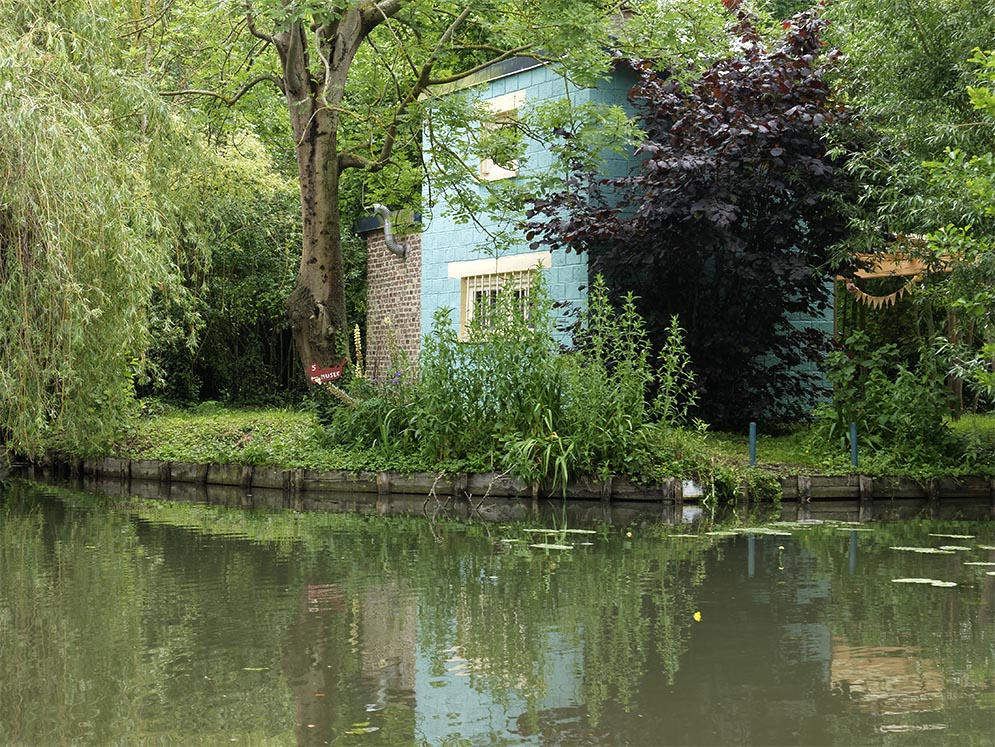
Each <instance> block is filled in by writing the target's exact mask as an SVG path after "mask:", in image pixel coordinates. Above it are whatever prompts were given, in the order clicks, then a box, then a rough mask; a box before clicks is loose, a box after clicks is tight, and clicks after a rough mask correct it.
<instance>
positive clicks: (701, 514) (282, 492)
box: [17, 457, 995, 524]
mask: <svg viewBox="0 0 995 747" xmlns="http://www.w3.org/2000/svg"><path fill="white" fill-rule="evenodd" d="M17 474H18V475H20V476H22V477H25V478H27V479H31V480H36V481H43V482H64V483H68V484H70V485H72V486H74V487H79V488H83V489H87V490H93V491H96V492H102V493H106V494H109V495H116V496H131V495H133V496H139V497H146V498H165V499H170V500H182V501H196V502H204V503H214V504H219V505H227V506H236V507H240V508H286V509H292V510H296V511H333V512H343V511H349V512H356V513H364V514H374V513H375V514H380V515H398V514H400V515H413V514H427V515H432V516H438V515H440V514H443V515H446V516H459V517H464V518H471V517H477V518H481V519H492V520H513V519H522V518H525V517H527V516H529V515H534V514H536V513H540V512H542V511H544V510H548V509H550V508H552V509H556V508H560V509H562V510H563V511H564V513H565V514H569V515H570V516H571V517H572V518H573V519H579V520H582V521H590V520H598V521H605V522H608V523H616V524H617V523H625V522H628V521H635V520H639V519H647V518H648V519H655V520H659V521H663V522H666V523H675V524H676V523H683V522H687V521H696V520H699V519H709V518H715V515H716V512H717V511H718V512H719V513H720V514H721V513H728V512H729V511H734V512H736V513H738V514H739V515H740V516H742V517H747V516H758V515H759V516H763V517H764V518H772V519H785V520H813V519H830V518H831V519H843V520H852V521H869V520H873V519H901V518H910V517H913V516H927V517H929V518H934V519H972V520H980V519H986V518H995V479H993V478H986V477H963V478H933V479H931V480H928V481H926V482H924V483H923V482H919V481H917V480H913V479H911V478H908V477H872V476H869V475H859V474H851V475H785V476H782V477H780V478H778V484H779V486H780V498H779V499H776V500H774V501H770V500H763V501H756V500H752V499H751V496H750V495H749V493H748V491H745V490H743V491H741V492H740V493H739V494H738V495H737V497H736V499H735V500H734V501H732V502H724V503H722V504H721V505H719V504H718V502H717V501H716V500H715V498H714V496H710V495H709V494H708V492H707V490H708V488H707V486H702V485H700V484H698V483H696V482H695V481H693V480H682V479H679V478H669V479H666V480H663V481H659V482H657V483H653V484H646V485H642V484H637V483H635V482H633V481H632V480H631V479H628V478H617V477H615V478H607V479H604V480H574V481H571V482H570V483H568V485H567V488H566V491H565V494H563V493H561V492H557V493H555V494H549V493H546V492H542V491H539V490H537V489H535V488H534V486H528V485H525V484H524V483H522V482H521V481H519V480H516V479H514V478H512V477H510V476H508V475H506V474H498V473H466V472H462V473H456V474H444V473H434V474H433V473H410V474H404V473H398V472H386V471H381V472H371V471H347V470H313V469H305V468H297V469H289V470H288V469H281V468H279V467H266V466H253V465H246V464H219V463H198V462H170V461H160V460H149V459H138V460H130V459H120V458H113V457H112V458H105V459H88V460H80V461H75V462H69V463H67V462H60V461H52V460H49V461H47V462H44V463H40V464H30V465H22V466H21V468H20V469H19V470H18V471H17Z"/></svg>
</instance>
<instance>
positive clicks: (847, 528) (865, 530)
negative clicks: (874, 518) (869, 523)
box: [833, 526, 874, 532]
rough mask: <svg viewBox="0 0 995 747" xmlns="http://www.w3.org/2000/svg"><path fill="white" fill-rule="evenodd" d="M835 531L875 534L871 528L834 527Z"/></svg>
mask: <svg viewBox="0 0 995 747" xmlns="http://www.w3.org/2000/svg"><path fill="white" fill-rule="evenodd" d="M833 529H835V530H837V531H839V532H873V531H874V530H873V529H871V528H870V527H846V526H838V527H833Z"/></svg>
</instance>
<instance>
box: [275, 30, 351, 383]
mask: <svg viewBox="0 0 995 747" xmlns="http://www.w3.org/2000/svg"><path fill="white" fill-rule="evenodd" d="M348 15H349V14H348V13H347V15H346V17H343V19H342V21H341V22H340V23H339V28H338V33H337V34H336V35H335V38H334V40H333V43H332V50H331V54H330V55H329V57H330V59H329V60H328V62H327V64H326V66H325V76H323V77H325V80H324V81H321V82H319V81H318V80H316V79H315V77H314V76H313V75H312V72H311V70H310V69H309V64H308V48H307V37H306V35H305V34H306V32H305V31H304V29H302V28H301V27H300V26H299V25H297V24H295V25H292V26H291V28H290V29H288V30H287V31H285V32H283V33H282V34H280V35H279V37H278V38H277V48H278V50H279V52H280V57H281V63H282V66H283V74H284V75H283V81H284V90H285V93H286V97H287V106H288V109H289V113H290V122H291V126H292V128H293V133H294V141H295V146H296V152H297V168H298V175H299V182H300V191H301V214H302V217H303V222H304V227H303V228H304V230H303V246H302V251H301V264H300V270H299V271H298V274H297V284H296V286H295V287H294V290H293V292H292V293H291V294H290V298H289V299H288V300H287V313H288V317H289V319H290V327H291V330H292V332H293V337H294V343H295V345H296V347H297V353H298V356H299V358H300V361H301V364H302V365H303V366H304V369H305V371H306V370H307V368H308V367H309V366H310V365H312V364H317V365H318V366H319V367H322V368H324V367H326V366H331V365H333V364H335V363H337V362H338V361H339V360H340V359H341V358H343V357H349V345H348V342H347V340H348V328H347V319H346V307H345V280H344V277H343V268H342V240H341V217H340V215H339V163H338V140H337V136H338V126H339V114H338V111H337V106H338V104H339V103H341V98H342V93H343V91H344V88H345V78H346V74H347V72H348V68H349V64H350V62H351V60H352V56H353V55H354V54H355V50H356V48H358V46H359V43H360V41H361V39H362V22H361V19H360V18H359V16H358V15H356V16H355V17H354V18H348ZM323 62H325V61H324V60H323Z"/></svg>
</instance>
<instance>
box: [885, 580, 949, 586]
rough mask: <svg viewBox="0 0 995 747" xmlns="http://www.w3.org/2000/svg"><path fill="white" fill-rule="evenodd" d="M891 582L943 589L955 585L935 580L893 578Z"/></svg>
mask: <svg viewBox="0 0 995 747" xmlns="http://www.w3.org/2000/svg"><path fill="white" fill-rule="evenodd" d="M891 582H892V583H893V584H926V585H929V586H942V587H945V588H949V587H952V586H956V585H957V584H955V583H954V582H953V581H939V580H937V579H935V578H893V579H892V580H891Z"/></svg>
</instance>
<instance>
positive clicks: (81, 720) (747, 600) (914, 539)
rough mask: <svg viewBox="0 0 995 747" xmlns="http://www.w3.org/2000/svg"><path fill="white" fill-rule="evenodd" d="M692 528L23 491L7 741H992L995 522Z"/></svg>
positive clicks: (1, 609) (8, 561) (3, 641)
mask: <svg viewBox="0 0 995 747" xmlns="http://www.w3.org/2000/svg"><path fill="white" fill-rule="evenodd" d="M672 531H674V530H666V529H665V530H662V531H658V532H655V533H654V532H652V531H650V530H649V529H643V528H632V536H631V537H627V536H626V528H618V527H611V528H602V529H601V530H599V532H598V533H597V534H593V535H581V534H568V535H562V536H561V537H559V538H554V539H557V540H558V541H560V542H566V543H568V544H572V545H574V548H573V549H572V550H542V549H536V548H530V547H529V546H528V539H529V538H530V537H531V536H532V535H529V534H527V533H525V532H524V531H523V527H522V525H514V526H501V525H494V524H490V525H483V524H479V523H478V524H473V525H469V526H467V525H460V524H454V523H449V524H432V523H430V522H428V521H426V520H423V519H405V518H375V517H358V516H349V515H328V514H307V515H303V514H293V513H289V512H282V513H259V512H243V511H239V510H236V509H225V508H220V507H212V506H203V505H197V504H185V503H165V502H150V501H142V500H137V499H136V500H121V499H109V498H100V497H96V496H92V495H87V494H84V493H79V492H71V491H65V490H60V489H54V488H38V487H32V486H29V485H27V484H19V483H11V484H7V485H2V484H0V743H2V744H16V745H20V744H29V745H35V744H37V745H63V744H76V743H79V744H128V745H132V744H150V743H154V744H182V745H187V744H242V745H245V744H253V745H255V744H259V745H262V744H266V745H281V744H326V743H327V744H355V745H384V744H387V745H408V744H419V745H422V744H424V745H492V744H555V745H561V744H563V745H566V744H571V745H572V744H592V745H597V744H632V745H667V744H678V745H698V744H706V745H747V744H751V745H774V744H785V745H823V744H826V745H856V744H871V745H906V744H943V745H947V744H949V745H991V744H992V743H993V741H995V576H992V575H987V572H988V571H992V570H995V565H992V566H983V565H965V562H969V563H972V562H973V563H980V562H993V563H995V551H992V550H985V549H982V548H979V547H978V545H988V546H995V525H993V523H992V522H983V523H981V522H974V523H965V522H960V523H955V522H943V523H935V522H934V523H929V522H909V523H902V524H875V525H872V531H866V532H865V531H861V532H856V531H851V529H850V528H849V527H846V526H828V525H823V526H816V527H809V528H788V529H787V530H786V531H788V532H790V534H784V535H765V534H760V535H753V536H750V535H748V534H739V535H737V536H729V537H726V536H713V537H704V538H701V539H691V538H677V537H667V536H665V535H666V534H667V533H668V532H672ZM930 533H946V534H964V535H972V537H971V538H970V539H955V538H941V537H932V536H929V535H930ZM507 539H511V540H525V541H519V542H504V541H502V540H507ZM582 543H590V544H582ZM947 544H949V545H958V546H963V547H967V548H969V549H966V550H955V551H951V552H952V553H953V554H949V555H926V554H919V553H913V552H909V551H902V550H892V549H890V548H891V547H892V546H929V547H939V546H941V545H947ZM781 548H783V549H781ZM895 578H931V579H936V580H939V581H946V582H955V583H956V584H957V586H955V587H936V586H931V585H928V584H912V583H895V582H893V579H895ZM699 618H700V619H699Z"/></svg>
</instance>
